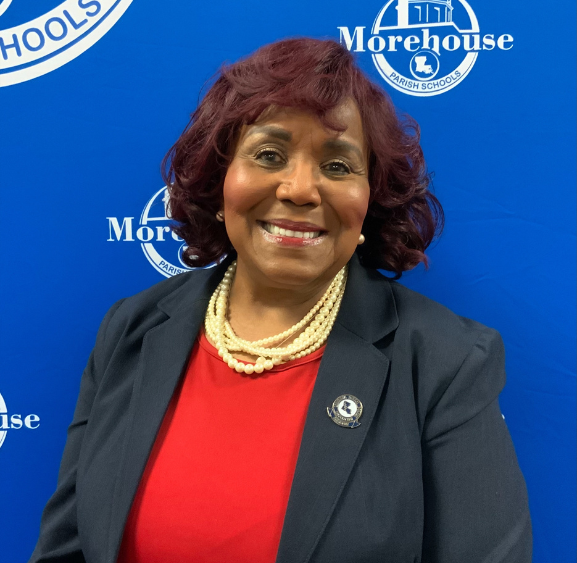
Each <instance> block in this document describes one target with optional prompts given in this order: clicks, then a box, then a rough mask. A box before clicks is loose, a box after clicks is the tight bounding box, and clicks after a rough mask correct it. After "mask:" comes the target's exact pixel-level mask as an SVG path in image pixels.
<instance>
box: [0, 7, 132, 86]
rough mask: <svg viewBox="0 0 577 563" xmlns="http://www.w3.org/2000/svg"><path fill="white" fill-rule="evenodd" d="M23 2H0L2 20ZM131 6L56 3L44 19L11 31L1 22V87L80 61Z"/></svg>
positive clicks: (34, 20)
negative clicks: (85, 52)
mask: <svg viewBox="0 0 577 563" xmlns="http://www.w3.org/2000/svg"><path fill="white" fill-rule="evenodd" d="M23 1H24V0H0V17H1V16H2V15H3V14H4V12H6V10H7V9H8V8H9V6H10V4H13V5H14V4H15V3H16V2H23ZM131 3H132V0H65V1H64V2H61V3H60V4H58V5H56V4H57V2H54V4H55V6H54V8H53V9H52V10H50V11H48V12H46V13H45V14H43V15H42V16H40V17H37V18H35V19H33V20H30V21H27V22H22V23H21V24H19V25H17V26H14V27H11V28H8V29H2V20H1V19H0V86H9V85H11V84H18V83H19V82H25V81H26V80H31V79H32V78H36V77H38V76H42V75H43V74H46V73H48V72H51V71H52V70H55V69H57V68H59V67H61V66H62V65H64V64H66V63H68V62H70V61H71V60H72V59H74V58H76V57H78V55H81V54H82V53H84V51H86V50H87V49H88V48H89V47H92V45H94V44H95V43H96V42H97V41H98V40H99V39H100V38H101V37H103V36H104V35H105V34H106V33H107V32H108V31H109V30H110V29H111V28H112V26H113V25H114V24H115V23H116V22H117V21H118V20H119V19H120V17H121V16H122V14H124V12H125V11H126V9H127V8H128V6H130V4H131ZM12 9H14V8H12ZM11 12H12V10H11Z"/></svg>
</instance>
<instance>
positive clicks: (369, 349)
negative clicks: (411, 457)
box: [276, 255, 398, 563]
mask: <svg viewBox="0 0 577 563" xmlns="http://www.w3.org/2000/svg"><path fill="white" fill-rule="evenodd" d="M397 325H398V317H397V313H396V309H395V304H394V299H393V295H392V291H391V288H390V285H389V284H388V282H386V280H384V279H383V277H382V276H381V275H380V274H379V273H378V272H376V271H374V272H371V271H369V270H365V269H364V268H362V267H361V265H360V264H359V262H358V259H357V258H356V255H355V256H354V257H353V259H352V260H351V263H350V267H349V280H348V282H347V288H346V292H345V297H344V299H343V303H342V307H341V310H340V312H339V316H338V318H337V322H336V323H335V325H334V327H333V329H332V331H331V334H330V336H329V339H328V341H327V347H326V349H325V352H324V354H323V358H322V361H321V364H320V368H319V372H318V374H317V380H316V383H315V387H314V390H313V393H312V397H311V402H310V405H309V409H308V413H307V420H306V424H305V429H304V432H303V437H302V441H301V447H300V451H299V457H298V462H297V466H296V470H295V475H294V478H293V483H292V488H291V493H290V498H289V502H288V507H287V512H286V515H285V521H284V526H283V531H282V536H281V541H280V545H279V550H278V553H277V559H276V563H306V562H307V561H308V560H309V559H310V557H311V555H312V553H313V551H314V549H315V547H316V545H317V543H318V541H319V539H320V537H321V535H322V533H323V531H324V529H325V528H326V525H327V523H328V521H329V519H330V517H331V515H332V512H333V510H334V507H335V505H336V503H337V501H338V499H339V496H340V494H341V492H342V490H343V488H344V486H345V484H346V481H347V479H348V477H349V474H350V472H351V471H352V469H353V466H354V464H355V461H356V459H357V456H358V454H359V451H360V449H361V447H362V445H363V442H364V439H365V437H366V435H367V432H368V431H369V428H370V426H371V422H372V420H373V417H374V414H375V411H376V409H377V407H378V404H379V401H380V398H381V394H382V392H383V389H384V386H385V383H386V380H387V377H388V373H389V359H388V358H387V357H386V356H385V355H384V354H382V353H381V352H379V351H378V350H377V349H376V348H375V347H374V346H373V344H372V343H373V342H376V341H377V340H380V339H381V338H383V337H384V336H386V335H387V334H389V333H390V332H391V331H392V330H394V329H395V328H396V326H397ZM343 394H351V395H354V396H355V397H357V398H358V399H359V400H360V401H361V402H362V404H363V414H362V416H361V418H360V420H359V422H360V423H361V424H360V426H358V427H357V428H344V427H341V426H338V425H337V424H335V423H334V422H333V421H332V420H331V418H330V417H329V416H328V414H327V407H330V406H332V403H333V401H334V400H335V399H336V398H337V397H339V396H340V395H343Z"/></svg>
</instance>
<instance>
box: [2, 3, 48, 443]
mask: <svg viewBox="0 0 577 563" xmlns="http://www.w3.org/2000/svg"><path fill="white" fill-rule="evenodd" d="M0 7H1V5H0ZM39 426H40V417H39V416H38V415H36V414H28V415H22V414H17V413H12V414H10V413H9V412H8V408H7V407H6V401H4V397H2V395H1V394H0V447H2V444H3V443H4V440H6V436H7V435H8V432H9V431H12V430H22V429H23V428H28V429H29V430H36V428H38V427H39Z"/></svg>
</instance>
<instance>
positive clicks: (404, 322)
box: [388, 281, 501, 361]
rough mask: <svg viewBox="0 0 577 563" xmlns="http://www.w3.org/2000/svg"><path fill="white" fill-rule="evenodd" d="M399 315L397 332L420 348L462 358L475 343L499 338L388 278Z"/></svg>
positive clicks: (499, 338)
mask: <svg viewBox="0 0 577 563" xmlns="http://www.w3.org/2000/svg"><path fill="white" fill-rule="evenodd" d="M388 283H390V286H391V290H392V293H393V296H394V301H395V307H396V311H397V315H398V319H399V324H398V327H397V336H398V337H400V338H399V340H405V341H406V342H407V343H408V344H410V345H411V346H412V347H415V348H418V349H419V350H420V351H421V352H423V351H424V352H425V353H427V351H429V350H443V351H444V354H443V356H444V357H445V358H446V359H447V360H449V358H451V357H453V358H454V359H455V360H456V361H460V360H461V361H462V359H463V356H464V355H467V354H468V353H469V351H470V350H471V349H472V348H473V347H475V346H478V345H481V346H483V344H484V343H489V342H493V341H495V342H499V343H500V342H501V336H500V335H499V333H498V332H497V330H495V329H494V328H491V327H489V326H486V325H485V324H482V323H480V322H478V321H476V320H474V319H471V318H468V317H466V316H462V315H459V314H457V313H455V312H454V311H452V310H451V309H449V308H448V307H447V306H445V305H443V304H442V303H439V302H438V301H435V300H433V299H431V298H430V297H427V296H426V295H423V294H421V293H419V292H417V291H414V290H412V289H409V288H408V287H406V286H404V285H402V284H400V283H398V282H394V281H389V282H388Z"/></svg>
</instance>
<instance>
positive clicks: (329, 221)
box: [31, 39, 531, 563]
mask: <svg viewBox="0 0 577 563" xmlns="http://www.w3.org/2000/svg"><path fill="white" fill-rule="evenodd" d="M165 171H166V172H165V175H166V181H167V185H168V186H169V192H170V210H171V214H172V217H173V218H174V219H175V221H176V222H177V224H176V225H175V231H176V232H177V233H178V234H179V235H180V236H182V237H183V238H184V239H185V241H186V243H187V244H188V248H187V250H186V251H185V254H184V257H183V259H184V260H185V261H186V262H187V263H188V264H189V265H191V266H206V265H208V264H209V263H211V262H213V261H216V262H217V265H216V267H214V268H210V269H202V268H199V269H196V270H194V271H192V272H188V273H185V274H181V275H178V276H175V277H174V278H171V279H169V280H165V281H163V282H161V283H160V284H157V285H155V286H153V287H152V288H150V289H148V290H146V291H144V292H142V293H140V294H138V295H135V296H133V297H130V298H128V299H125V300H122V301H120V302H119V303H117V304H116V305H114V306H113V307H112V309H111V310H110V311H109V313H108V314H107V316H106V318H105V319H104V321H103V323H102V326H101V329H100V331H99V333H98V337H97V342H96V346H95V349H94V352H93V354H92V355H91V357H90V360H89V363H88V366H87V368H86V371H85V373H84V375H83V377H82V384H81V390H80V397H79V399H78V404H77V408H76V412H75V415H74V420H73V422H72V425H71V426H70V431H69V436H68V441H67V445H66V450H65V453H64V457H63V460H62V466H61V471H60V476H59V482H58V487H57V490H56V492H55V493H54V495H53V497H52V498H51V499H50V501H49V502H48V505H47V507H46V509H45V511H44V515H43V520H42V526H41V533H40V539H39V541H38V545H37V547H36V550H35V552H34V554H33V556H32V559H31V561H32V562H41V561H52V562H54V563H56V562H62V563H64V562H65V561H66V562H71V561H74V562H79V563H80V562H84V561H85V562H88V563H90V562H94V563H97V562H105V561H106V562H114V561H117V562H118V563H153V562H154V563H158V562H159V561H163V562H164V561H170V562H178V561H185V562H186V563H222V562H226V561H234V562H235V563H249V562H250V563H273V562H275V561H276V562H277V563H297V562H298V563H308V562H311V563H312V562H315V563H329V562H333V561H339V562H340V563H361V562H363V563H371V562H375V563H377V562H379V563H380V562H382V561H394V562H395V563H463V562H464V561H466V562H467V563H488V562H489V561H491V562H492V563H529V561H530V560H531V524H530V519H529V512H528V507H527V496H526V490H525V483H524V481H523V476H522V475H521V473H520V471H519V467H518V464H517V460H516V456H515V451H514V448H513V445H512V443H511V439H510V436H509V433H508V431H507V427H506V425H505V422H504V420H503V417H502V415H501V412H500V409H499V403H498V395H499V393H500V391H501V389H502V388H503V385H504V381H505V374H504V368H503V365H504V356H503V346H502V341H501V339H500V336H499V335H498V333H497V332H496V331H494V330H492V329H489V328H487V327H485V326H483V325H480V324H479V323H476V322H475V321H472V320H470V319H465V318H462V317H458V316H457V315H455V314H453V313H451V312H450V311H448V310H447V309H445V308H444V307H443V306H442V305H439V304H438V303H435V302H433V301H431V300H429V299H427V298H425V297H424V296H422V295H419V294H417V293H415V292H412V291H410V290H408V289H406V288H404V287H403V286H402V285H400V284H398V283H397V282H395V281H392V280H391V279H390V278H386V277H384V276H382V275H381V274H380V273H379V272H377V271H376V268H384V269H387V270H389V271H391V272H393V273H394V274H395V275H396V277H400V275H401V274H402V272H403V271H405V270H407V269H409V268H412V267H414V266H415V265H417V264H418V263H420V262H426V258H425V254H424V252H425V249H426V248H427V246H428V245H429V243H430V242H431V240H432V239H433V237H434V236H435V234H436V233H438V232H439V231H440V228H441V224H442V210H441V207H440V205H439V203H438V202H437V200H436V198H435V197H434V196H433V195H432V194H431V193H430V192H429V191H428V184H429V179H428V175H427V172H426V168H425V163H424V159H423V154H422V151H421V149H420V146H419V136H418V128H417V126H416V124H415V123H414V122H413V121H411V120H410V119H409V118H404V119H402V120H401V119H400V118H399V117H398V116H397V114H396V112H395V109H394V107H393V106H392V104H391V102H390V100H389V98H388V96H387V95H386V94H385V93H384V92H382V91H381V90H380V89H379V88H377V87H376V86H375V85H373V84H372V83H371V82H370V81H369V80H368V79H367V78H366V77H365V76H364V75H363V74H362V72H361V71H360V70H359V69H358V67H357V66H356V65H355V64H354V61H353V58H352V56H351V54H350V53H349V52H348V51H347V50H346V49H345V48H343V47H342V46H340V45H339V44H338V43H335V42H334V41H320V40H314V39H295V40H287V41H280V42H278V43H274V44H272V45H268V46H266V47H263V48H262V49H260V50H259V51H257V52H256V53H255V54H253V55H251V56H250V57H248V58H247V59H245V60H242V61H240V62H238V63H235V64H232V65H230V66H227V67H225V68H224V69H223V70H222V72H221V75H220V77H219V78H218V79H217V80H216V82H215V84H214V85H213V86H212V87H211V88H210V90H209V91H208V93H207V94H206V96H205V97H204V99H203V100H202V101H201V103H200V105H199V107H198V108H197V109H196V111H195V112H194V114H193V116H192V119H191V122H190V124H189V126H188V127H187V128H186V129H185V131H184V133H183V134H182V136H181V137H180V139H179V140H178V141H177V142H176V144H175V145H174V146H173V147H172V149H171V151H170V152H169V154H168V156H167V159H166V160H165Z"/></svg>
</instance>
